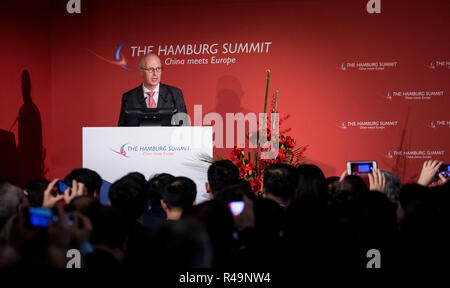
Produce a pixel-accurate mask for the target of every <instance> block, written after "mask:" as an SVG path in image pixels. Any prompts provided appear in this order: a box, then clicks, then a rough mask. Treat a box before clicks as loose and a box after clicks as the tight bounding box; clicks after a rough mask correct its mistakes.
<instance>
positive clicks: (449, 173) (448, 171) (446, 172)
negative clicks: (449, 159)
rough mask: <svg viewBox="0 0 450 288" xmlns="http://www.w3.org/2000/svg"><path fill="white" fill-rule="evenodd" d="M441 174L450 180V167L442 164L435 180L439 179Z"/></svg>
mask: <svg viewBox="0 0 450 288" xmlns="http://www.w3.org/2000/svg"><path fill="white" fill-rule="evenodd" d="M439 174H441V175H442V176H444V177H445V178H450V165H449V164H442V165H441V166H440V167H439V170H438V171H437V172H436V175H435V179H439Z"/></svg>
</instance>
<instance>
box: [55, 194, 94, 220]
mask: <svg viewBox="0 0 450 288" xmlns="http://www.w3.org/2000/svg"><path fill="white" fill-rule="evenodd" d="M100 206H101V205H100V202H99V201H98V200H97V199H95V198H93V197H91V196H87V195H83V196H77V197H75V198H73V199H72V201H70V203H69V204H68V205H66V206H65V207H64V209H65V211H66V212H73V211H77V212H80V213H81V214H83V215H85V216H86V217H88V218H89V219H91V220H92V218H93V216H94V215H95V214H96V213H97V212H98V210H99V209H100Z"/></svg>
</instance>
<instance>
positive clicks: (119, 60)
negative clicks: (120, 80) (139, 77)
mask: <svg viewBox="0 0 450 288" xmlns="http://www.w3.org/2000/svg"><path fill="white" fill-rule="evenodd" d="M126 43H127V42H123V43H122V44H120V45H119V46H118V47H117V49H116V51H115V52H114V60H109V59H107V58H105V57H103V56H100V55H98V54H97V53H95V52H93V51H90V50H89V51H90V52H91V53H92V54H94V55H95V56H97V58H99V59H100V60H103V61H105V62H106V63H109V64H113V65H116V66H120V67H121V68H122V69H125V70H127V71H134V70H133V69H131V68H128V67H127V60H126V59H125V57H124V56H123V54H122V48H123V46H125V44H126Z"/></svg>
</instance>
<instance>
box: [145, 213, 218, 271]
mask: <svg viewBox="0 0 450 288" xmlns="http://www.w3.org/2000/svg"><path fill="white" fill-rule="evenodd" d="M151 241H152V247H153V252H152V257H153V258H154V259H155V261H153V263H154V265H157V266H158V267H164V268H171V269H173V268H174V267H175V268H183V269H185V268H210V267H211V262H212V251H211V245H210V242H209V237H208V234H207V232H206V229H205V227H204V226H203V225H202V223H200V222H199V221H198V220H196V219H193V218H191V219H181V220H180V221H172V222H167V223H165V224H163V225H162V226H160V227H159V228H158V229H157V230H156V231H155V233H154V235H153V237H152V239H151Z"/></svg>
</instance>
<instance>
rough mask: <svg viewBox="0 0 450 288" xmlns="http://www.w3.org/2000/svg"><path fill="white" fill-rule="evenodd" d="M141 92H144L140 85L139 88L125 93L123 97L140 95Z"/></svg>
mask: <svg viewBox="0 0 450 288" xmlns="http://www.w3.org/2000/svg"><path fill="white" fill-rule="evenodd" d="M140 91H142V85H139V86H138V87H136V88H133V89H131V90H129V91H127V92H125V93H123V96H128V95H133V94H136V93H139V92H140Z"/></svg>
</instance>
